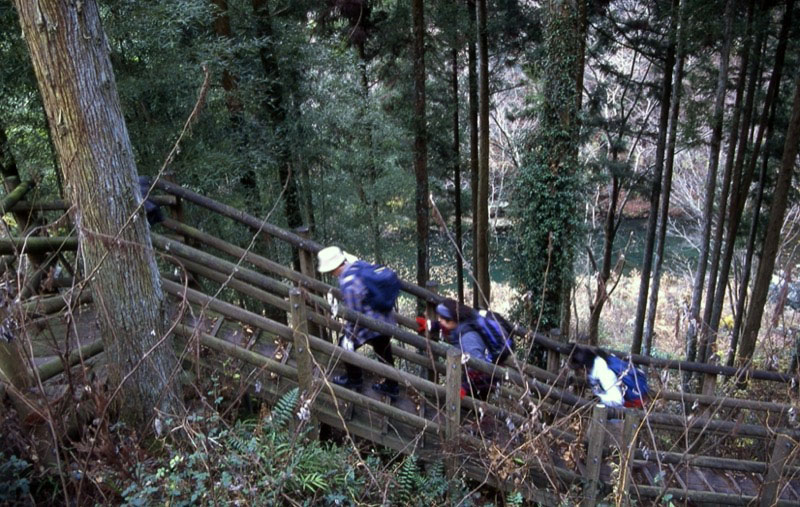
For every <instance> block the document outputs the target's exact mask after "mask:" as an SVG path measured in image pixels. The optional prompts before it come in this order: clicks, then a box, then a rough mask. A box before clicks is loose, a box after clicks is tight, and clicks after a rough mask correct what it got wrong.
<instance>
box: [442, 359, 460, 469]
mask: <svg viewBox="0 0 800 507" xmlns="http://www.w3.org/2000/svg"><path fill="white" fill-rule="evenodd" d="M445 389H446V397H445V407H446V410H445V414H446V418H447V419H446V420H447V422H446V426H445V438H446V439H447V442H449V443H452V442H453V440H454V439H455V438H456V437H457V436H458V434H459V432H460V430H461V351H460V350H459V349H457V348H455V347H453V348H451V349H450V350H448V351H447V377H446V378H445ZM457 466H458V461H457V459H456V456H455V455H454V454H452V453H450V454H448V456H447V457H446V459H445V469H446V470H447V474H448V475H449V476H450V477H454V476H455V473H456V470H457Z"/></svg>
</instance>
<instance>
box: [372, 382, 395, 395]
mask: <svg viewBox="0 0 800 507" xmlns="http://www.w3.org/2000/svg"><path fill="white" fill-rule="evenodd" d="M372 388H373V389H375V390H376V391H378V392H379V393H381V394H386V395H388V396H389V397H391V398H397V397H398V396H400V386H398V385H397V384H394V383H392V384H389V383H387V382H380V383H377V384H372Z"/></svg>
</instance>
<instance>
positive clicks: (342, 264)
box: [317, 246, 400, 397]
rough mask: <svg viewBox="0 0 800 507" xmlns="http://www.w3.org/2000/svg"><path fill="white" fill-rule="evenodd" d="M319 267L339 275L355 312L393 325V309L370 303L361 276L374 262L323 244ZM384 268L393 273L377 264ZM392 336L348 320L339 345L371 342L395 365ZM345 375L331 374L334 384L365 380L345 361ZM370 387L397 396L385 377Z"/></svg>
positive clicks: (350, 346)
mask: <svg viewBox="0 0 800 507" xmlns="http://www.w3.org/2000/svg"><path fill="white" fill-rule="evenodd" d="M317 261H318V268H317V269H318V270H319V272H320V273H323V274H324V273H331V274H332V275H334V276H336V277H338V279H339V288H340V289H341V291H342V296H343V303H344V305H345V306H346V307H347V308H349V309H351V310H354V311H356V312H360V313H363V314H365V315H366V316H368V317H371V318H373V319H377V320H380V321H382V322H385V323H387V324H391V325H396V324H397V320H396V318H395V315H394V310H393V309H391V308H390V309H388V310H385V309H383V310H382V309H376V308H374V307H373V305H370V303H369V297H368V295H369V291H368V288H367V285H366V284H365V282H364V279H363V273H364V272H365V271H364V270H374V269H375V268H376V266H372V265H371V264H369V263H367V262H364V261H360V260H358V258H357V257H356V256H354V255H351V254H349V253H347V252H345V251H344V250H342V249H341V248H339V247H338V246H329V247H327V248H323V249H322V250H320V251H319V252H318V253H317ZM378 269H381V270H386V271H388V272H390V274H391V275H394V273H393V272H391V270H389V269H388V268H384V267H381V268H378ZM390 342H391V337H389V336H387V335H383V334H381V333H379V332H378V331H374V330H372V329H369V328H367V327H364V326H359V325H358V322H353V321H350V320H348V321H347V323H346V324H345V328H344V336H343V337H342V339H341V341H340V342H339V345H340V346H342V347H344V348H345V349H348V350H353V351H355V350H358V349H359V348H360V347H361V346H362V345H364V344H365V343H369V344H370V345H372V348H373V349H374V350H375V354H376V355H377V356H378V358H379V359H380V361H381V362H383V363H386V364H388V365H390V366H393V365H394V356H393V355H392V347H391V345H390ZM344 366H345V371H346V372H347V373H346V374H345V375H337V376H335V377H333V379H332V381H333V383H334V384H338V385H340V386H344V387H347V388H359V387H361V385H362V384H363V382H364V379H363V376H364V375H363V371H362V370H361V368H359V367H358V366H355V365H352V364H349V363H345V365H344ZM372 388H373V389H375V390H376V391H379V392H381V393H383V394H387V395H389V396H390V397H396V396H397V395H398V394H399V392H400V388H399V387H398V384H397V381H395V380H391V379H385V380H384V381H383V382H380V383H377V384H373V386H372Z"/></svg>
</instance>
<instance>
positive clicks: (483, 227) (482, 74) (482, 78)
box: [475, 0, 491, 308]
mask: <svg viewBox="0 0 800 507" xmlns="http://www.w3.org/2000/svg"><path fill="white" fill-rule="evenodd" d="M487 15H488V9H487V7H486V0H478V54H479V57H478V61H479V62H480V65H479V67H478V83H479V86H478V90H479V95H480V99H479V101H478V102H479V110H480V112H479V122H480V128H479V132H480V139H479V141H478V159H479V165H478V167H479V169H478V216H477V219H478V228H477V230H476V235H477V237H476V240H477V243H478V257H477V261H478V262H477V271H476V273H475V276H476V277H477V278H478V296H479V297H478V307H479V308H489V302H490V301H491V280H490V278H489V100H490V94H489V34H488V33H487V26H486V17H487Z"/></svg>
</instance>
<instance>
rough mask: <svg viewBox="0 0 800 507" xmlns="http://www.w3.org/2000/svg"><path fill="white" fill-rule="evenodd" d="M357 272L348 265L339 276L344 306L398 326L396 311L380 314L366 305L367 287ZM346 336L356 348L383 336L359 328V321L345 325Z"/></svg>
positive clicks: (351, 265)
mask: <svg viewBox="0 0 800 507" xmlns="http://www.w3.org/2000/svg"><path fill="white" fill-rule="evenodd" d="M357 271H358V270H357V269H356V268H354V267H353V264H348V265H347V266H345V268H344V271H342V274H341V275H339V288H340V289H341V290H342V296H343V299H344V305H345V306H346V307H347V308H349V309H351V310H353V311H356V312H360V313H363V314H364V315H366V316H367V317H372V318H373V319H377V320H380V321H381V322H385V323H387V324H392V325H395V324H397V319H396V318H395V315H394V310H391V311H388V312H379V311H377V310H375V309H373V308H372V307H371V306H369V305H368V304H367V303H366V298H367V286H366V285H364V282H363V281H362V280H361V278H359V277H358V276H357V275H356V272H357ZM345 335H347V337H348V338H350V339H351V340H352V341H353V343H354V344H355V346H356V347H360V346H361V345H364V343H366V342H368V341H370V340H372V339H374V338H377V337H379V336H381V334H380V333H379V332H377V331H373V330H372V329H369V328H366V327H363V326H359V325H358V322H357V321H356V322H352V321H349V320H348V321H347V323H346V324H345Z"/></svg>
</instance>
